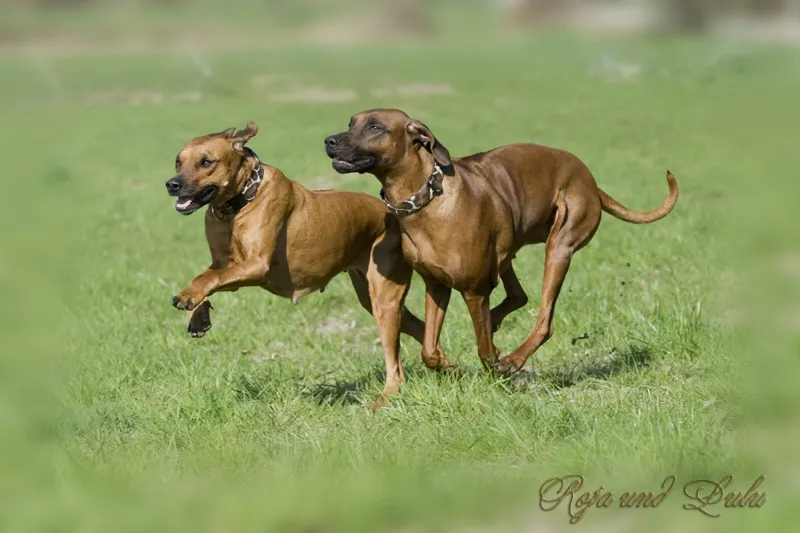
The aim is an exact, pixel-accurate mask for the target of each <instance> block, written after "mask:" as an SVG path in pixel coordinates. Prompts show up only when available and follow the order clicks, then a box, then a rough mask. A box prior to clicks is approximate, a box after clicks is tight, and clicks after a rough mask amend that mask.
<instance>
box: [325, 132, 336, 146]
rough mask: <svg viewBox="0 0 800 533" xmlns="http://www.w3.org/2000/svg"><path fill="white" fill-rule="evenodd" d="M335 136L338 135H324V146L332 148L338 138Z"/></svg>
mask: <svg viewBox="0 0 800 533" xmlns="http://www.w3.org/2000/svg"><path fill="white" fill-rule="evenodd" d="M336 137H338V136H337V135H331V136H330V137H326V138H325V146H327V147H328V148H333V147H334V146H336V144H337V143H338V142H339V140H338V139H337V138H336Z"/></svg>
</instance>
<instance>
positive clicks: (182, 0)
mask: <svg viewBox="0 0 800 533" xmlns="http://www.w3.org/2000/svg"><path fill="white" fill-rule="evenodd" d="M462 2H464V3H475V2H478V3H481V2H482V3H485V4H494V5H497V6H498V7H502V8H507V9H508V8H509V7H510V11H511V16H512V19H513V21H514V22H515V23H516V24H536V23H539V22H542V21H545V20H547V19H549V18H550V17H552V16H556V15H559V14H564V13H568V12H569V10H570V9H574V8H578V7H581V6H585V5H587V4H592V5H594V6H602V5H609V6H610V5H620V4H638V5H648V6H650V7H652V8H654V9H658V10H659V11H660V14H661V15H662V16H663V20H664V22H665V23H666V24H667V25H668V26H669V27H671V28H674V29H679V30H684V31H703V30H706V29H708V28H709V27H710V26H711V25H712V24H713V23H714V22H715V21H716V20H718V19H719V18H720V17H725V16H731V15H744V16H749V17H753V18H765V17H773V18H774V17H780V16H793V17H800V0H471V2H467V0H462ZM216 3H217V2H216V1H215V0H0V5H20V6H30V7H43V8H47V7H58V6H69V5H73V6H96V7H100V6H103V7H107V6H114V5H116V6H136V7H147V6H178V7H179V6H185V7H191V6H193V5H200V4H204V5H207V6H208V5H213V4H216ZM236 3H238V4H240V5H241V4H245V5H247V6H249V7H252V8H255V7H262V8H267V9H270V10H271V11H273V12H289V13H290V12H292V11H293V10H307V9H308V8H311V9H314V8H315V7H319V8H322V7H325V8H327V9H330V8H332V7H338V6H336V5H337V4H341V5H343V6H348V7H352V6H354V5H362V6H363V5H371V6H373V7H374V6H379V7H380V8H382V9H383V11H384V13H385V14H386V15H387V19H388V20H391V21H393V22H394V23H395V24H397V25H398V26H403V27H405V28H406V29H417V30H421V31H426V30H430V28H431V24H432V23H431V15H430V12H429V10H428V9H427V7H428V6H430V5H432V4H448V5H449V6H450V7H451V8H454V9H458V4H459V2H456V1H454V0H450V1H448V0H372V1H370V2H364V1H361V2H360V3H359V0H235V1H230V0H229V1H228V2H226V3H225V4H226V5H225V7H231V4H236ZM462 5H463V4H462Z"/></svg>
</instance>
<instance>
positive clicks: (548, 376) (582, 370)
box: [537, 346, 653, 389]
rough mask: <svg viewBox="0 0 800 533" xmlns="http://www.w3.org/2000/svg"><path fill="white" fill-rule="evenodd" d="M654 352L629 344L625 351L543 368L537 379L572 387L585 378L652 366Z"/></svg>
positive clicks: (550, 383) (562, 386)
mask: <svg viewBox="0 0 800 533" xmlns="http://www.w3.org/2000/svg"><path fill="white" fill-rule="evenodd" d="M652 360H653V354H652V352H651V351H650V349H649V348H648V347H647V346H628V347H627V349H626V350H625V351H623V352H617V351H616V350H612V351H611V352H610V353H607V354H605V355H603V356H602V357H600V358H592V359H587V360H579V361H577V362H576V363H575V364H572V365H568V364H564V365H559V366H556V367H554V368H547V369H545V370H542V372H540V373H539V374H538V376H537V380H539V381H542V382H544V383H547V384H549V385H551V386H553V387H555V388H557V389H562V388H564V387H572V386H574V385H577V384H578V383H579V382H581V381H583V380H585V379H608V378H610V377H612V376H615V375H618V374H622V373H629V372H636V371H638V370H641V369H642V368H646V367H648V366H650V363H651V362H652Z"/></svg>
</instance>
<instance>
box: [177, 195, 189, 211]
mask: <svg viewBox="0 0 800 533" xmlns="http://www.w3.org/2000/svg"><path fill="white" fill-rule="evenodd" d="M191 203H192V199H191V198H189V199H188V200H186V201H185V202H181V203H179V204H176V205H175V207H177V208H178V209H184V208H186V207H189V204H191Z"/></svg>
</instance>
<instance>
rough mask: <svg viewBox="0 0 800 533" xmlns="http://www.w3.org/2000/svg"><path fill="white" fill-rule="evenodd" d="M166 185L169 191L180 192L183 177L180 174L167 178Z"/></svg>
mask: <svg viewBox="0 0 800 533" xmlns="http://www.w3.org/2000/svg"><path fill="white" fill-rule="evenodd" d="M166 186H167V192H168V193H170V194H178V191H180V190H181V187H183V178H182V177H180V176H175V177H174V178H170V179H168V180H167V183H166Z"/></svg>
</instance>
